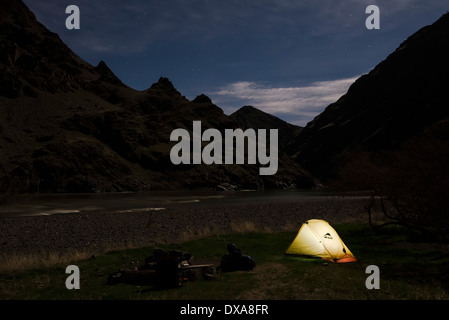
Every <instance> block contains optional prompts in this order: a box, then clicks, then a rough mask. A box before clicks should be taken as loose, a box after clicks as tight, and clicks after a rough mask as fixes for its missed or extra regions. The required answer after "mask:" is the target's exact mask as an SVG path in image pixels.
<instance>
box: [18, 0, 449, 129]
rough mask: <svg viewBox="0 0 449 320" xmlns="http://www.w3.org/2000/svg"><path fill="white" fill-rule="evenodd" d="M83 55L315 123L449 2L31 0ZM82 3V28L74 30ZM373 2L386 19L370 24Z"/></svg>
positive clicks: (134, 75)
mask: <svg viewBox="0 0 449 320" xmlns="http://www.w3.org/2000/svg"><path fill="white" fill-rule="evenodd" d="M24 2H25V3H26V4H27V6H28V7H29V8H30V9H31V10H32V11H33V12H34V14H35V15H36V17H37V19H38V20H39V21H40V22H41V23H43V24H44V25H45V26H46V27H47V28H49V29H50V30H51V31H53V32H56V33H58V34H59V36H60V37H61V39H62V40H63V41H64V42H65V43H66V44H67V45H68V46H69V47H70V48H71V49H72V50H73V51H74V52H75V53H76V54H78V55H79V56H80V57H81V58H83V59H84V60H86V61H88V62H89V63H91V64H93V65H97V64H98V63H99V61H101V60H103V61H105V62H106V64H107V65H108V66H109V67H110V68H111V70H112V71H113V72H114V73H115V74H116V75H117V76H118V77H119V78H120V79H121V80H122V81H123V82H124V83H125V84H127V85H128V86H130V87H132V88H134V89H137V90H144V89H147V88H149V87H150V86H151V84H153V83H154V82H156V81H157V80H158V79H159V77H161V76H164V77H168V78H169V79H170V80H171V81H172V82H173V84H174V86H175V87H176V88H177V89H178V90H179V91H180V92H181V93H182V94H183V95H185V96H186V97H187V98H188V99H194V98H195V97H196V96H197V95H199V94H202V93H204V94H206V95H208V96H209V97H210V98H211V99H212V101H213V102H214V103H215V104H216V105H218V106H219V107H221V108H222V109H223V110H224V112H225V113H226V114H230V113H232V112H233V111H235V110H237V109H239V108H240V107H242V106H244V105H252V106H254V107H256V108H259V109H261V110H264V111H266V112H268V113H271V114H273V115H276V116H278V117H280V118H281V119H283V120H286V121H288V122H290V123H294V124H297V125H302V126H304V125H306V124H307V122H309V121H310V120H312V119H313V118H314V117H315V116H316V115H318V114H319V113H320V112H321V111H323V110H324V108H325V107H326V106H327V105H329V104H330V103H332V102H334V101H336V100H337V99H338V98H339V97H340V96H341V95H342V94H344V93H345V92H346V91H347V89H348V87H349V85H350V84H351V83H353V82H354V81H355V79H357V78H358V77H359V76H360V75H362V74H364V73H367V72H369V71H370V70H371V69H372V68H373V67H374V66H375V65H377V64H378V63H379V62H381V61H382V60H384V59H385V58H386V57H387V55H388V54H390V53H391V52H392V51H394V50H395V49H396V48H397V47H398V46H399V45H400V43H401V42H403V41H404V40H405V39H406V38H407V37H408V36H410V35H411V34H413V33H414V32H416V31H417V30H419V29H420V28H421V27H423V26H425V25H428V24H431V23H433V22H434V21H436V20H437V19H438V18H440V17H441V16H442V15H443V14H444V13H445V12H447V11H448V10H449V3H448V2H447V1H442V0H429V1H421V0H388V1H387V0H386V1H374V0H368V1H361V0H349V1H348V0H342V1H335V0H320V1H316V0H305V1H302V0H280V1H279V0H276V1H274V0H257V1H255V0H254V1H253V0H251V1H246V0H240V1H235V0H226V1H224V0H222V1H218V0H216V1H214V0H210V1H207V0H167V1H162V0H158V1H156V0H134V1H133V0H131V1H119V0H107V1H104V0H90V1H86V0H82V1H76V0H71V1H60V0H39V1H38V0H25V1H24ZM69 5H77V6H78V7H79V9H80V12H81V28H80V29H79V30H75V29H74V30H68V29H67V28H66V26H65V21H66V18H67V17H68V16H69V14H66V13H65V9H66V7H67V6H69ZM368 5H377V6H378V7H379V9H380V29H378V30H376V29H374V30H368V29H367V28H366V27H365V20H366V19H367V17H368V16H369V14H367V13H365V9H366V7H367V6H368Z"/></svg>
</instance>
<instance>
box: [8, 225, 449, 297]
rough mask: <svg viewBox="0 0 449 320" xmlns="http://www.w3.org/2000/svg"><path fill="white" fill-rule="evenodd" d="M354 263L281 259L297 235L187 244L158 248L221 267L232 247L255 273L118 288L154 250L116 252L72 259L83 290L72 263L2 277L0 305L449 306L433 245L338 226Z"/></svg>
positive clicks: (448, 285)
mask: <svg viewBox="0 0 449 320" xmlns="http://www.w3.org/2000/svg"><path fill="white" fill-rule="evenodd" d="M334 228H335V229H336V230H337V232H338V233H339V235H340V237H341V238H342V239H343V241H344V242H345V244H346V245H347V246H348V247H349V249H350V250H351V251H352V252H353V253H354V255H355V256H356V258H357V259H358V261H357V262H352V263H342V264H337V263H333V262H328V261H325V260H321V259H314V258H306V257H292V256H286V255H285V254H284V251H285V249H286V248H287V247H288V245H289V244H290V243H291V241H292V240H293V238H294V237H295V235H296V232H283V233H247V234H231V235H216V236H211V237H208V238H204V239H199V240H195V241H189V242H185V243H182V244H172V245H162V246H158V247H159V248H163V249H176V250H180V251H183V252H189V253H191V254H192V255H193V259H192V262H193V263H195V262H196V261H201V260H203V259H206V260H209V261H215V262H217V263H218V262H219V261H220V259H221V257H222V256H223V254H225V253H226V245H227V244H228V243H234V244H235V245H236V246H237V247H238V248H240V249H241V250H242V253H243V254H245V255H249V256H251V257H253V258H254V259H255V261H256V264H257V266H256V268H255V269H253V270H252V271H238V272H230V273H219V274H218V275H217V276H216V278H214V279H208V280H206V279H198V280H197V281H191V282H186V283H185V284H184V285H183V286H182V287H180V288H174V289H161V288H157V287H154V286H145V285H131V284H126V283H119V284H115V285H109V284H107V278H108V276H109V275H110V274H112V273H114V272H116V271H118V270H119V269H122V268H129V267H132V266H138V265H140V264H141V263H142V262H143V260H144V259H145V257H147V256H149V255H150V254H151V253H152V250H153V247H148V248H139V249H128V250H122V251H111V252H108V253H104V254H101V255H98V256H96V257H95V258H90V259H84V260H75V261H72V262H71V263H70V264H74V265H77V266H78V267H79V269H80V274H81V276H80V286H81V288H80V289H79V290H68V289H66V287H65V280H66V278H67V277H68V274H66V273H65V268H66V267H67V265H68V264H67V263H66V262H65V263H64V264H62V263H61V264H56V265H54V266H51V267H40V266H35V267H34V268H32V269H28V270H26V271H8V272H1V271H0V299H3V300H4V299H27V300H41V299H49V300H53V299H58V300H59V299H64V300H66V299H68V300H72V299H76V300H108V299H114V300H115V299H121V300H140V299H157V300H161V299H162V300H211V299H226V300H227V299H229V300H235V299H241V300H245V299H266V300H274V299H284V300H292V299H295V300H296V299H320V300H324V299H326V300H329V299H351V300H352V299H357V300H359V299H387V300H391V299H394V300H396V299H419V300H425V299H431V300H435V299H448V298H449V294H448V292H449V277H448V276H447V270H448V268H447V265H448V263H449V257H448V255H447V252H444V251H442V250H441V248H440V247H437V246H435V245H430V244H425V243H422V242H421V243H416V242H410V241H409V240H410V239H409V234H408V231H407V230H406V229H403V228H398V227H394V226H391V227H385V228H381V229H372V228H370V227H368V226H366V225H360V224H341V225H334ZM369 265H376V266H378V267H379V270H380V289H378V290H377V289H372V290H369V289H367V288H366V286H365V281H366V279H367V277H368V276H369V274H366V272H365V271H366V267H367V266H369Z"/></svg>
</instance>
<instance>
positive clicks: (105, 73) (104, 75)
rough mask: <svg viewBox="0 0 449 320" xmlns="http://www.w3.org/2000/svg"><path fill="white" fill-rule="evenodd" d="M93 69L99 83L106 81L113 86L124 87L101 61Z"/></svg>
mask: <svg viewBox="0 0 449 320" xmlns="http://www.w3.org/2000/svg"><path fill="white" fill-rule="evenodd" d="M94 69H95V71H96V72H97V73H98V74H99V75H100V80H101V81H106V82H109V83H112V84H115V85H124V84H123V83H122V81H121V80H120V79H119V78H118V77H117V76H116V75H115V74H114V72H112V70H111V69H110V68H109V67H108V65H107V64H106V63H105V62H104V61H103V60H101V61H100V63H99V64H98V66H96V67H95V68H94Z"/></svg>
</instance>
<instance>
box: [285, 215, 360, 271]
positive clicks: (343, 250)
mask: <svg viewBox="0 0 449 320" xmlns="http://www.w3.org/2000/svg"><path fill="white" fill-rule="evenodd" d="M285 253H286V254H288V255H307V256H314V257H320V258H323V259H326V260H330V261H334V262H352V261H357V260H356V259H355V257H354V255H353V254H352V252H351V251H350V250H349V249H348V247H346V245H345V244H344V243H343V240H341V238H340V236H339V235H338V234H337V231H335V230H334V228H332V227H331V226H330V224H329V223H328V222H326V221H324V220H317V219H312V220H308V221H307V222H305V223H304V224H303V225H302V226H301V228H300V229H299V231H298V234H297V235H296V237H295V239H294V240H293V242H292V243H291V244H290V246H289V247H288V249H287V250H286V251H285Z"/></svg>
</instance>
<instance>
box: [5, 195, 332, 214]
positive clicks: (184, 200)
mask: <svg viewBox="0 0 449 320" xmlns="http://www.w3.org/2000/svg"><path fill="white" fill-rule="evenodd" d="M330 197H333V196H332V195H330V194H328V193H325V192H323V191H317V190H281V191H239V192H222V191H219V192H208V191H181V192H179V191H169V192H145V193H103V194H44V195H42V194H40V195H19V196H14V197H12V198H10V199H7V201H6V202H5V203H3V204H2V205H1V206H0V217H18V216H35V215H52V214H77V213H104V212H126V211H131V210H133V211H137V210H162V209H164V208H170V207H180V206H182V207H186V206H188V207H192V206H210V205H229V204H258V203H260V204H262V203H276V202H296V201H301V200H304V199H311V198H313V199H323V198H330Z"/></svg>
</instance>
